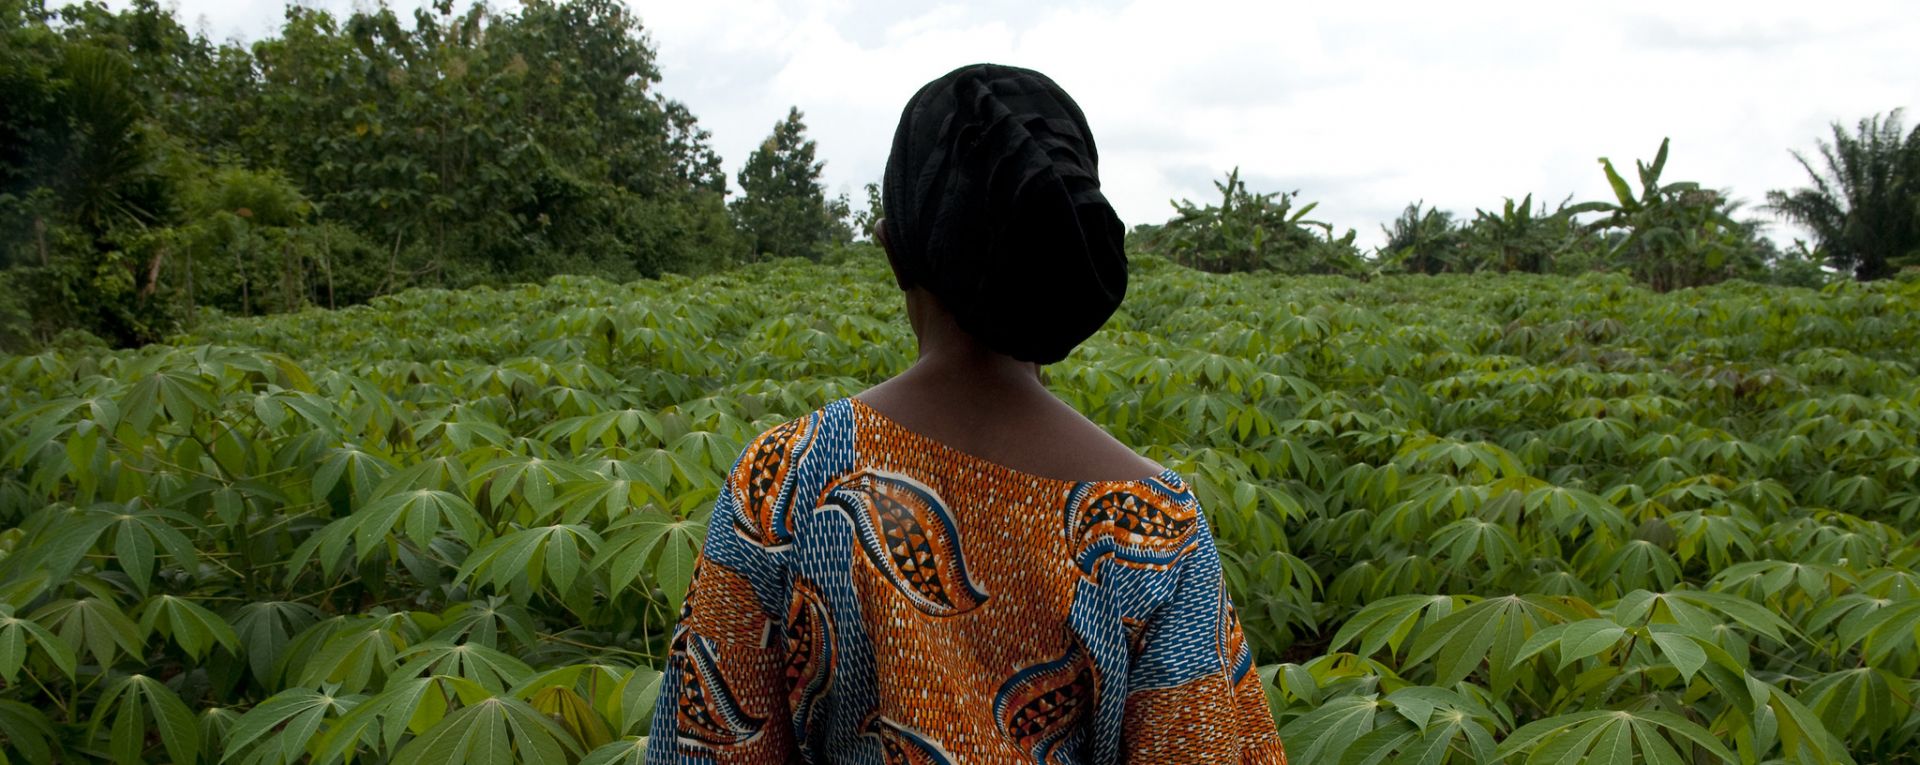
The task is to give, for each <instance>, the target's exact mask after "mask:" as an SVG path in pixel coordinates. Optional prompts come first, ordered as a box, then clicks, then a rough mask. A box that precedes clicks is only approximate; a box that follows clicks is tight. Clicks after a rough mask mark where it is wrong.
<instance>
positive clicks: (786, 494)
mask: <svg viewBox="0 0 1920 765" xmlns="http://www.w3.org/2000/svg"><path fill="white" fill-rule="evenodd" d="M818 419H819V415H818V414H815V415H810V416H807V417H802V418H799V419H796V420H792V421H789V422H786V423H782V424H780V425H778V426H775V427H774V428H772V429H770V430H768V431H767V432H765V433H763V434H761V435H760V437H759V438H756V439H754V440H753V442H752V443H750V444H748V445H747V448H746V451H745V452H744V453H743V454H742V455H741V457H740V465H741V467H742V468H744V469H736V470H735V471H734V473H733V475H731V476H729V477H728V480H729V482H730V483H731V484H732V489H733V493H734V496H735V497H737V498H738V499H739V501H740V514H739V515H738V516H737V517H736V518H735V519H734V523H735V524H736V528H737V529H738V531H739V532H740V534H741V536H744V537H746V538H747V539H748V540H750V541H752V542H753V543H754V544H756V545H759V546H760V547H769V548H783V547H785V546H786V545H788V544H789V543H791V542H792V541H793V523H792V519H791V516H790V513H791V509H790V508H791V506H792V504H793V482H794V478H795V477H796V475H797V474H796V472H795V466H797V465H799V464H800V461H801V459H802V458H803V457H805V456H806V453H807V449H808V448H809V447H811V446H812V445H813V437H814V434H815V433H816V432H818V430H819V427H818V424H817V422H816V420H818Z"/></svg>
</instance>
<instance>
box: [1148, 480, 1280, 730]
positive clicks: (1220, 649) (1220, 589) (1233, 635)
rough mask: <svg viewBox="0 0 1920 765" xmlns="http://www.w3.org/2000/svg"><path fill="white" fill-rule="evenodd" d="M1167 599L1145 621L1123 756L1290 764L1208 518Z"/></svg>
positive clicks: (1202, 521)
mask: <svg viewBox="0 0 1920 765" xmlns="http://www.w3.org/2000/svg"><path fill="white" fill-rule="evenodd" d="M1197 522H1198V524H1199V528H1197V529H1196V530H1195V532H1194V537H1195V543H1194V547H1193V549H1192V550H1190V551H1188V552H1187V553H1186V555H1185V556H1183V557H1182V559H1181V561H1180V562H1179V563H1178V564H1177V566H1178V571H1177V576H1178V579H1177V583H1176V584H1175V585H1174V588H1173V592H1172V594H1171V596H1170V597H1169V598H1168V599H1167V601H1166V602H1165V603H1163V604H1161V605H1160V606H1159V607H1158V608H1157V609H1155V610H1154V611H1153V612H1152V613H1151V614H1150V615H1149V616H1148V617H1147V619H1146V622H1145V624H1144V625H1143V626H1142V628H1141V630H1140V633H1139V637H1138V638H1137V640H1138V642H1137V643H1136V645H1135V648H1134V659H1133V666H1132V667H1131V669H1130V670H1129V672H1128V688H1127V700H1126V711H1125V713H1124V721H1123V724H1122V731H1123V732H1122V734H1121V736H1122V740H1121V746H1122V752H1123V757H1122V760H1123V761H1124V762H1129V763H1167V762H1224V763H1248V764H1252V763H1260V764H1261V765H1268V764H1278V765H1285V763H1286V761H1287V755H1286V751H1285V749H1284V748H1283V747H1282V746H1281V743H1280V733H1279V731H1278V730H1277V729H1276V728H1275V725H1274V721H1273V715H1272V713H1271V712H1270V711H1268V709H1267V700H1266V694H1265V692H1264V691H1262V690H1261V688H1260V677H1259V674H1258V673H1256V672H1255V671H1254V667H1253V651H1252V649H1250V648H1249V647H1248V646H1247V643H1246V638H1245V636H1244V635H1243V634H1242V633H1241V631H1240V618H1239V616H1238V614H1237V612H1236V611H1235V610H1234V607H1233V600H1232V598H1230V597H1229V596H1228V595H1227V589H1226V586H1225V584H1224V582H1223V580H1222V577H1221V573H1220V554H1219V552H1218V550H1216V549H1215V547H1214V544H1213V535H1212V533H1211V531H1210V530H1209V529H1208V528H1207V524H1206V518H1205V516H1204V515H1201V516H1197Z"/></svg>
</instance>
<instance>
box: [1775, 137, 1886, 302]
mask: <svg viewBox="0 0 1920 765" xmlns="http://www.w3.org/2000/svg"><path fill="white" fill-rule="evenodd" d="M1832 128H1833V140H1832V142H1828V141H1818V142H1817V143H1816V146H1817V147H1818V148H1819V152H1820V157H1819V160H1820V161H1819V165H1820V167H1819V168H1818V169H1815V163H1814V162H1811V161H1809V160H1808V158H1807V156H1806V155H1804V154H1802V153H1800V152H1798V151H1795V152H1793V158H1794V159H1795V160H1798V161H1799V162H1800V167H1801V168H1802V169H1804V170H1806V171H1807V176H1808V177H1809V178H1810V179H1812V184H1813V185H1811V186H1807V187H1802V188H1798V189H1793V190H1790V191H1783V190H1774V191H1769V192H1767V209H1769V210H1771V211H1772V212H1773V213H1774V214H1776V215H1779V216H1780V217H1782V218H1784V219H1786V220H1788V221H1791V222H1793V223H1797V224H1799V225H1802V226H1805V227H1806V228H1808V229H1809V230H1811V231H1812V232H1813V239H1814V243H1815V246H1816V248H1817V250H1818V251H1819V252H1821V253H1823V254H1824V255H1825V256H1826V260H1827V263H1828V264H1829V265H1832V266H1834V267H1836V268H1840V269H1845V270H1848V271H1852V272H1853V274H1854V276H1855V278H1858V279H1860V280H1861V281H1867V280H1872V279H1883V278H1886V277H1888V276H1891V275H1893V272H1894V271H1895V270H1896V268H1897V267H1898V266H1899V265H1901V264H1903V263H1909V262H1912V261H1914V260H1916V259H1920V126H1916V127H1915V128H1914V130H1913V132H1911V133H1907V134H1906V135H1904V136H1902V135H1901V130H1902V127H1901V124H1900V110H1899V109H1895V110H1893V112H1892V113H1890V114H1888V115H1887V116H1886V118H1885V119H1882V118H1881V117H1880V115H1878V114H1876V115H1873V116H1872V117H1868V118H1866V119H1863V120H1860V123H1859V125H1857V126H1856V127H1855V129H1854V132H1853V134H1851V135H1849V134H1848V133H1847V131H1846V130H1845V129H1844V128H1842V127H1841V126H1840V123H1838V122H1835V123H1833V124H1832Z"/></svg>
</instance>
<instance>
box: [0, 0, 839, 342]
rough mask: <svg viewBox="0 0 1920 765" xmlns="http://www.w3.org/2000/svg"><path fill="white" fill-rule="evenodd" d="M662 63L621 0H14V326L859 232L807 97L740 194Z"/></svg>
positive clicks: (129, 332) (5, 300) (2, 154)
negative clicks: (827, 189) (300, 0)
mask: <svg viewBox="0 0 1920 765" xmlns="http://www.w3.org/2000/svg"><path fill="white" fill-rule="evenodd" d="M659 82H660V73H659V70H658V68H657V67H656V64H655V58H654V50H653V48H652V46H651V44H650V42H649V40H648V39H647V37H646V36H645V34H644V33H643V30H642V28H641V26H640V23H639V21H638V19H636V18H635V17H634V15H633V14H632V13H631V12H630V11H628V10H627V9H626V7H625V6H624V5H623V4H622V3H620V2H618V0H565V1H564V2H552V1H551V0H531V1H530V2H526V3H524V4H523V5H522V7H521V8H520V9H519V10H518V11H516V12H513V13H509V14H495V13H493V12H491V11H489V10H487V9H486V8H484V7H483V6H479V5H475V6H473V7H472V8H470V9H468V10H466V11H464V12H459V13H456V12H455V11H454V9H453V7H452V3H451V2H450V1H448V0H442V1H441V2H438V3H436V4H435V5H434V6H433V7H432V8H430V9H422V10H420V11H418V12H415V13H414V14H413V16H412V18H411V19H402V18H401V17H400V16H399V15H398V14H396V13H395V12H394V11H393V10H392V9H390V8H386V7H384V6H378V7H375V8H373V9H371V10H364V11H358V12H355V13H352V14H351V15H348V16H345V17H344V18H342V17H336V16H333V15H330V14H328V13H326V12H324V11H319V10H314V9H310V8H303V7H299V6H288V7H287V9H286V21H285V24H284V25H283V26H282V27H281V29H280V31H279V33H278V34H277V35H275V36H272V37H269V38H267V39H263V40H260V41H257V42H254V43H252V44H250V45H241V44H237V43H223V44H217V43H214V42H212V41H210V40H208V39H207V38H206V37H204V36H199V35H195V34H192V33H190V32H188V31H187V30H186V29H185V28H184V27H183V26H182V25H181V24H180V22H179V20H177V19H176V18H175V17H174V16H173V14H172V13H171V12H169V11H167V10H163V9H161V8H160V7H159V6H158V5H157V4H156V3H155V2H153V1H152V0H136V1H135V2H134V3H133V4H132V5H131V7H129V8H127V9H126V10H123V11H119V12H114V11H111V10H109V9H107V8H106V7H105V6H103V5H100V4H97V3H86V4H81V5H74V6H68V7H65V8H61V9H59V10H58V11H49V10H48V9H47V8H46V6H45V3H44V0H0V269H4V272H0V293H4V296H0V348H9V347H11V348H20V347H32V346H36V345H40V344H44V343H45V342H47V341H49V340H52V339H54V338H56V337H57V336H58V333H60V332H62V331H63V330H67V329H82V330H86V331H87V332H90V333H92V334H94V335H97V336H99V337H101V338H103V339H105V340H107V341H108V342H112V343H115V344H132V343H139V342H145V341H150V340H154V339H158V338H160V337H164V336H165V335H166V334H168V333H170V332H172V331H174V330H175V329H177V328H178V327H179V326H180V325H181V324H182V323H183V322H184V321H186V320H188V319H190V318H191V314H192V313H193V312H194V311H195V310H196V308H199V309H202V310H204V309H205V308H212V309H216V310H217V311H219V312H222V313H227V314H258V313H264V312H273V311H282V310H288V309H293V308H298V307H301V306H308V305H320V306H336V305H344V304H348V303H355V302H360V301H364V300H366V299H368V298H370V297H372V296H375V295H379V294H383V293H387V292H392V291H395V290H398V289H403V288H406V287H411V286H421V285H430V286H449V287H459V286H467V285H476V284H499V283H503V282H511V281H524V280H531V279H541V278H544V277H546V276H548V275H552V274H556V273H575V274H594V275H599V276H605V277H608V278H613V279H630V278H635V277H641V276H652V275H657V274H660V273H662V272H665V271H680V272H697V271H702V270H708V269H712V268H716V267H721V266H725V265H727V264H730V263H732V262H736V261H741V260H747V259H751V258H753V257H755V256H757V255H758V254H759V253H772V254H780V255H807V254H813V255H817V254H818V252H819V249H820V245H821V244H822V243H824V242H826V241H829V240H831V239H834V238H840V239H844V238H847V236H849V234H848V232H847V230H846V227H845V225H844V224H843V223H842V222H841V221H842V219H843V218H845V217H846V211H845V203H844V201H843V200H835V201H829V200H826V199H825V198H824V194H823V192H822V191H821V188H820V184H819V183H818V178H819V171H820V163H818V162H816V161H814V159H813V151H814V149H813V144H812V142H811V141H808V140H806V138H805V135H804V126H803V125H802V124H801V122H800V116H801V115H800V113H799V112H798V110H795V111H793V112H792V113H790V114H789V115H787V119H786V120H785V121H783V122H781V123H779V125H778V126H777V127H776V129H775V131H774V134H773V135H772V136H770V137H769V138H768V140H767V143H766V145H765V146H763V147H762V149H761V150H760V151H757V152H755V156H754V157H752V158H750V159H749V161H748V162H747V166H746V169H745V170H743V171H742V173H741V175H740V179H739V180H740V185H741V188H742V189H743V193H740V194H737V195H735V197H736V198H735V199H734V200H733V204H732V205H731V209H730V208H729V205H728V203H727V200H726V197H727V189H726V181H725V176H724V175H723V173H722V170H721V159H720V157H719V156H717V155H716V154H715V153H714V151H713V149H712V147H711V146H710V144H709V142H708V133H707V131H705V130H703V129H701V127H700V125H699V123H698V121H697V120H696V119H695V118H694V115H693V114H692V113H690V112H689V111H688V110H687V108H686V107H685V106H684V105H682V104H681V103H679V102H676V101H674V100H672V99H670V98H667V97H666V96H664V95H662V94H661V93H660V92H659V90H658V87H657V86H658V84H659ZM772 116H776V115H770V117H772ZM770 121H771V120H770Z"/></svg>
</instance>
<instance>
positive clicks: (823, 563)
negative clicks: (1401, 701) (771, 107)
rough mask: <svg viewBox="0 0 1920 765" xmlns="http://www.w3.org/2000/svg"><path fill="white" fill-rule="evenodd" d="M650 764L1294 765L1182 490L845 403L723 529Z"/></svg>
mask: <svg viewBox="0 0 1920 765" xmlns="http://www.w3.org/2000/svg"><path fill="white" fill-rule="evenodd" d="M670 664H671V671H670V672H669V673H668V676H667V678H666V679H665V680H664V681H663V684H662V687H661V694H662V696H661V702H660V706H659V709H658V711H657V712H656V716H655V718H654V729H653V738H651V739H650V742H649V756H648V760H649V762H662V763H667V762H681V761H719V762H788V761H813V762H875V763H883V762H884V763H893V762H904V763H918V762H935V763H937V762H956V763H975V762H978V763H1001V762H1005V763H1025V762H1039V763H1093V762H1114V761H1119V760H1122V759H1125V760H1128V761H1139V762H1241V761H1246V762H1284V759H1285V756H1284V754H1283V753H1282V751H1281V747H1280V742H1279V738H1278V736H1277V735H1276V734H1275V733H1274V727H1273V722H1272V718H1271V717H1270V716H1269V715H1268V712H1267V708H1266V702H1265V699H1264V696H1263V695H1262V692H1261V690H1260V685H1259V681H1258V679H1257V677H1255V675H1254V673H1253V671H1252V668H1253V664H1252V655H1251V653H1250V652H1249V651H1248V649H1247V648H1246V646H1245V644H1244V642H1243V640H1242V639H1241V634H1240V627H1239V623H1238V620H1237V619H1236V618H1235V616H1234V611H1233V606H1232V603H1231V602H1230V600H1229V599H1228V597H1227V595H1226V592H1225V590H1224V588H1223V586H1222V582H1221V577H1220V567H1219V559H1218V556H1217V554H1216V553H1215V551H1214V549H1213V543H1212V539H1211V537H1210V536H1209V534H1208V531H1207V526H1206V521H1205V519H1204V517H1203V516H1202V515H1201V513H1200V508H1199V505H1198V503H1197V502H1196V501H1195V500H1194V498H1193V495H1192V493H1191V492H1190V491H1189V490H1188V488H1187V486H1186V484H1185V481H1184V480H1183V479H1182V478H1181V477H1180V476H1179V475H1178V474H1177V473H1175V472H1174V471H1171V470H1161V471H1158V472H1157V474H1153V475H1140V476H1137V477H1134V478H1126V479H1122V480H1101V481H1073V480H1063V479H1059V478H1049V477H1041V476H1037V475H1033V474H1031V473H1027V472H1023V471H1020V470H1016V469H1014V468H1011V467H1007V466H1004V465H1002V464H999V463H996V462H993V461H990V460H987V459H984V458H981V457H978V456H975V455H973V454H970V453H967V452H963V451H960V450H958V449H955V448H953V447H950V446H948V445H947V444H945V443H942V442H940V441H936V440H934V439H932V438H929V437H927V436H925V435H922V434H920V433H918V432H916V431H914V430H911V429H908V428H907V427H905V426H904V425H902V424H900V423H898V422H896V421H894V420H893V419H891V418H889V417H888V416H886V415H884V414H881V413H880V412H879V411H878V410H876V409H874V408H873V407H872V406H870V405H868V404H866V403H865V402H863V401H861V400H859V399H854V398H847V399H841V400H839V401H835V402H833V403H832V404H829V405H827V406H825V407H823V408H821V409H820V410H818V411H816V412H814V413H812V414H810V415H808V416H807V417H804V418H800V419H797V420H794V421H791V422H788V423H785V424H782V425H781V426H779V427H775V428H773V429H771V430H769V431H767V432H766V433H764V434H762V435H761V436H760V437H759V438H757V439H755V440H754V441H753V442H752V443H751V444H750V445H749V446H748V448H747V449H746V451H745V452H744V453H743V455H742V456H741V459H740V460H739V462H738V463H737V464H736V465H735V467H734V469H733V471H732V472H731V474H730V476H729V478H728V481H727V484H726V487H725V489H724V490H723V493H722V496H721V499H720V501H719V502H718V503H717V505H716V509H715V511H714V514H713V516H712V517H711V518H710V520H709V531H708V541H707V546H706V548H705V550H704V552H703V553H702V557H701V561H700V564H699V567H698V570H697V576H696V580H695V584H694V587H693V589H692V592H691V593H690V594H689V597H688V601H687V606H686V610H685V612H684V613H683V618H682V623H681V626H680V628H679V629H678V630H677V631H676V633H675V636H674V643H673V654H672V657H671V661H670Z"/></svg>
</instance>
